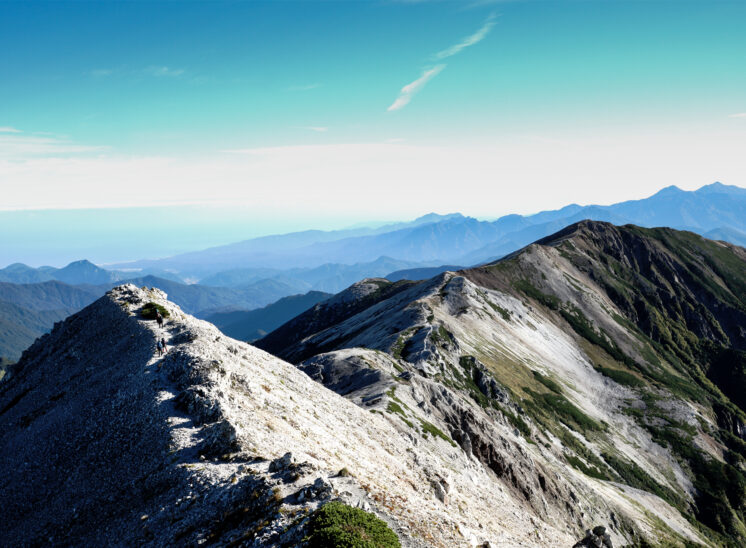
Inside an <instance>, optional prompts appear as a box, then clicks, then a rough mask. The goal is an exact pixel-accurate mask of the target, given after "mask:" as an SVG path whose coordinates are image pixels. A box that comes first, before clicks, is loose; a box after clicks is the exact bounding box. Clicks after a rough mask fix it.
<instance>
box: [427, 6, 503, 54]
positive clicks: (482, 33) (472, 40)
mask: <svg viewBox="0 0 746 548" xmlns="http://www.w3.org/2000/svg"><path fill="white" fill-rule="evenodd" d="M494 26H495V14H491V15H490V16H489V17H488V18H487V20H486V21H485V22H484V25H482V28H480V29H479V30H478V31H477V32H475V33H474V34H472V35H471V36H467V37H466V38H464V39H463V40H461V42H459V43H458V44H455V45H453V46H451V47H450V48H447V49H444V50H443V51H441V52H438V53H437V54H435V58H436V59H445V58H447V57H452V56H454V55H456V54H457V53H460V52H461V50H463V49H466V48H468V47H469V46H473V45H474V44H478V43H479V42H481V41H482V40H484V39H485V38H486V37H487V35H488V34H489V32H490V30H492V27H494Z"/></svg>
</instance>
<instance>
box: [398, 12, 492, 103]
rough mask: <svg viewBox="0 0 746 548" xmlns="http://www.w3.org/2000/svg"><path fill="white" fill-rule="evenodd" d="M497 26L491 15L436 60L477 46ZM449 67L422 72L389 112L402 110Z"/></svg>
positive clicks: (400, 94) (438, 54) (405, 88)
mask: <svg viewBox="0 0 746 548" xmlns="http://www.w3.org/2000/svg"><path fill="white" fill-rule="evenodd" d="M494 26H495V14H494V13H492V14H490V16H489V17H487V20H486V21H485V22H484V24H483V25H482V26H481V28H480V29H479V30H478V31H477V32H475V33H474V34H472V35H470V36H467V37H466V38H464V39H463V40H461V42H459V43H458V44H454V45H453V46H451V47H450V48H447V49H444V50H443V51H440V52H438V53H436V54H435V59H439V60H440V59H446V58H448V57H453V56H454V55H456V54H458V53H461V51H463V50H464V49H466V48H468V47H470V46H473V45H474V44H477V43H479V42H481V41H482V40H484V39H485V37H486V36H487V35H488V34H489V32H490V30H492V27H494ZM446 66H447V65H445V64H439V65H435V66H434V67H431V68H427V69H425V70H424V71H423V72H422V76H420V77H419V78H418V79H417V80H415V81H414V82H412V83H410V84H407V85H406V86H404V87H403V88H402V89H401V91H400V92H399V97H397V98H396V100H395V101H394V102H393V103H391V105H390V106H389V108H387V109H386V110H388V111H389V112H392V111H395V110H400V109H402V108H404V107H405V106H407V105H408V104H409V102H410V101H411V100H412V97H413V96H414V95H415V94H416V93H417V92H418V91H420V90H421V89H422V88H423V87H425V84H427V83H428V82H429V81H430V80H432V79H433V78H435V77H436V76H437V75H438V74H440V73H441V72H442V71H443V69H444V68H446Z"/></svg>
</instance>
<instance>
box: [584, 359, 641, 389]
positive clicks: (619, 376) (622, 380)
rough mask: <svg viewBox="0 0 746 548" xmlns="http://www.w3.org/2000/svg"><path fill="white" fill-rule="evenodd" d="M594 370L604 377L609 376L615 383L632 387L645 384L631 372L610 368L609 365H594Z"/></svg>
mask: <svg viewBox="0 0 746 548" xmlns="http://www.w3.org/2000/svg"><path fill="white" fill-rule="evenodd" d="M596 371H598V372H599V373H601V374H602V375H603V376H604V377H609V378H610V379H611V380H612V381H614V382H615V383H617V384H621V385H624V386H630V387H632V388H639V387H641V386H645V383H644V382H643V381H642V380H640V379H639V378H637V377H635V376H634V375H633V374H632V373H629V372H627V371H622V370H621V369H612V368H611V367H603V366H600V365H599V366H597V367H596Z"/></svg>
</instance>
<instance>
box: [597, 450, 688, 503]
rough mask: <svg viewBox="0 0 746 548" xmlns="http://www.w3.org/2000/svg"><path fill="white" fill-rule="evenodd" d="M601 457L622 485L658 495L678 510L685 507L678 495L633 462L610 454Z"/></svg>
mask: <svg viewBox="0 0 746 548" xmlns="http://www.w3.org/2000/svg"><path fill="white" fill-rule="evenodd" d="M601 456H602V457H603V459H604V460H605V461H606V462H607V464H608V465H609V466H610V467H611V468H612V469H613V470H614V471H615V472H616V473H617V474H618V475H619V477H620V478H622V480H623V481H624V483H626V484H627V485H629V486H630V487H635V488H636V489H642V490H644V491H648V492H649V493H653V494H654V495H658V496H659V497H660V498H662V499H663V500H665V501H666V502H668V503H669V504H671V505H672V506H674V507H675V508H678V509H679V510H683V509H684V508H685V507H686V505H685V503H684V500H683V499H682V498H681V497H680V496H679V495H678V494H676V493H675V492H674V491H672V490H671V489H669V488H668V487H665V486H663V485H661V484H660V483H658V482H657V481H655V480H654V479H653V478H652V477H651V476H650V475H649V474H648V473H647V472H645V470H643V469H642V468H640V467H639V466H638V465H637V464H635V463H634V462H632V461H625V460H622V459H621V458H619V457H616V456H614V455H612V454H611V453H602V454H601Z"/></svg>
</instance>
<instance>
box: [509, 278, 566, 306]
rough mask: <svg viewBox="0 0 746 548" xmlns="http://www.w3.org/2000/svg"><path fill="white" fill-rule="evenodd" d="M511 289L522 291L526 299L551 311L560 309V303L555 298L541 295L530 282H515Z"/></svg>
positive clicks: (544, 294)
mask: <svg viewBox="0 0 746 548" xmlns="http://www.w3.org/2000/svg"><path fill="white" fill-rule="evenodd" d="M513 287H515V288H516V289H518V290H519V291H522V292H523V293H524V294H525V295H526V296H527V297H531V298H532V299H534V300H536V301H537V302H539V303H541V304H543V305H544V306H546V307H547V308H550V309H551V310H559V308H560V302H561V301H560V300H559V299H558V298H557V297H555V296H554V295H547V294H546V293H542V292H541V291H539V290H538V289H537V288H536V287H534V286H533V285H531V282H529V281H528V280H516V281H515V282H513Z"/></svg>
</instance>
